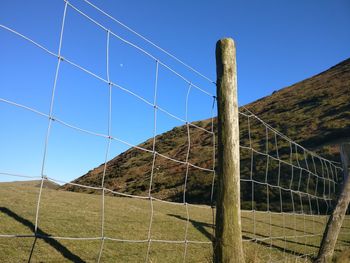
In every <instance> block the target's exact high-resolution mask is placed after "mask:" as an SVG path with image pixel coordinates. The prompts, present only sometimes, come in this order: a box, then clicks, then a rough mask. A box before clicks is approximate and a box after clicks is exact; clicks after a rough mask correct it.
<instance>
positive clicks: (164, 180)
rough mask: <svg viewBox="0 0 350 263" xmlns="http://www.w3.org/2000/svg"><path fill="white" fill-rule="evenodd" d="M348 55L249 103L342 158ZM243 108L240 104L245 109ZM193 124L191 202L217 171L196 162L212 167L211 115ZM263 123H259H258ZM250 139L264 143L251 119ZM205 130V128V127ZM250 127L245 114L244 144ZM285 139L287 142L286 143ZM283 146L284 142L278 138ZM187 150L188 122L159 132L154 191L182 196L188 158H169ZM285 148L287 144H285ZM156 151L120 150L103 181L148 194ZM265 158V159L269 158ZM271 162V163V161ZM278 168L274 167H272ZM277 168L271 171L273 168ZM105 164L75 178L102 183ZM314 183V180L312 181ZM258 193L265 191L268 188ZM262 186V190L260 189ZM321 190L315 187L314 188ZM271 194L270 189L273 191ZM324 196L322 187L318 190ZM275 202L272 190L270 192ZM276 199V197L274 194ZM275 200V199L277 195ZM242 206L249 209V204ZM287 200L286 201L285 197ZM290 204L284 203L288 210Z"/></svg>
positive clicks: (245, 160) (244, 162) (200, 198)
mask: <svg viewBox="0 0 350 263" xmlns="http://www.w3.org/2000/svg"><path fill="white" fill-rule="evenodd" d="M349 102H350V59H347V60H345V61H343V62H341V63H340V64H338V65H336V66H334V67H332V68H330V69H328V70H327V71H324V72H322V73H320V74H318V75H316V76H314V77H311V78H309V79H306V80H303V81H301V82H299V83H296V84H294V85H292V86H290V87H287V88H283V89H281V90H279V91H276V92H274V93H273V94H271V95H270V96H267V97H264V98H262V99H259V100H257V101H255V102H253V103H250V104H248V105H246V106H245V108H247V109H249V110H250V111H252V112H254V113H255V114H256V115H257V116H259V117H260V118H261V119H262V120H264V121H265V122H266V123H268V124H270V125H271V126H272V127H274V128H275V129H277V130H278V131H280V132H281V133H283V134H285V135H287V136H288V137H289V138H291V139H293V140H294V141H296V142H297V143H299V144H301V145H302V146H304V147H306V148H308V149H310V150H313V151H316V152H317V153H318V154H320V155H321V156H323V157H326V158H328V159H331V160H334V161H339V154H338V152H339V151H338V144H339V143H340V142H343V141H348V140H349V139H350V103H349ZM245 108H243V107H242V108H241V111H244V110H245ZM194 124H195V125H196V126H198V127H201V128H203V129H199V128H198V127H195V126H190V128H189V134H190V150H189V156H188V162H190V163H191V164H194V166H189V167H188V178H187V187H186V195H185V197H186V201H187V202H190V203H191V202H192V203H209V202H210V197H211V183H212V180H213V172H211V171H203V170H201V169H198V168H197V167H196V166H198V167H203V168H207V169H213V161H212V160H213V143H214V138H213V135H212V133H210V131H211V130H212V120H211V119H208V120H203V121H198V122H195V123H194ZM213 124H214V127H213V130H214V132H216V125H215V124H216V119H214V120H213ZM260 126H261V125H260ZM250 129H251V133H252V134H251V136H252V142H253V143H255V144H256V145H257V147H261V148H264V147H265V146H264V143H265V141H264V140H265V137H266V136H265V128H264V127H259V124H255V123H251V124H250ZM205 130H207V131H205ZM247 130H248V127H247V124H246V120H245V119H244V118H243V119H241V120H240V144H241V145H247V144H248V137H247V134H248V131H247ZM152 142H153V139H149V140H147V141H146V142H144V143H142V144H140V145H139V147H141V148H145V149H152ZM285 144H286V143H285ZM280 147H282V148H281V152H283V147H285V148H286V147H287V145H283V142H281V143H280ZM187 150H188V136H187V127H186V126H180V127H175V128H173V129H172V130H171V131H168V132H166V133H163V134H161V135H158V136H157V137H156V151H157V153H159V154H157V155H156V159H155V166H154V176H153V178H154V180H153V184H152V194H153V196H155V197H158V198H161V199H165V200H172V201H179V202H182V201H184V199H183V198H184V182H185V175H186V169H187V166H186V164H182V163H176V162H173V161H172V160H170V159H168V158H166V157H170V158H174V159H177V160H181V161H184V162H185V160H186V154H187ZM284 150H285V151H287V149H284ZM152 160H153V155H152V153H151V152H146V151H142V150H140V149H135V148H131V149H129V150H127V151H126V152H124V153H122V154H120V155H118V156H116V157H115V158H113V159H112V160H110V161H109V162H108V163H107V170H106V176H105V187H106V188H108V189H111V190H114V191H118V192H122V193H128V194H133V195H147V194H148V189H149V184H150V175H151V170H152V169H151V168H152ZM265 163H266V161H265ZM263 164H264V161H263V160H261V161H260V162H259V160H258V161H256V163H255V168H254V169H255V170H256V172H257V173H259V170H260V167H261V170H264V168H263V166H262V165H263ZM272 168H273V165H272ZM249 169H250V159H249V154H248V153H245V152H244V151H242V152H241V176H244V174H246V173H248V172H249ZM274 169H275V168H274ZM272 172H273V171H272ZM102 174H103V165H101V166H99V167H97V168H95V169H93V170H91V171H89V172H88V173H87V174H85V175H83V176H81V177H79V178H77V179H76V180H74V181H73V183H77V184H83V185H89V186H100V185H101V179H102ZM310 185H311V186H312V185H313V183H312V180H311V182H310ZM62 188H63V189H65V190H70V191H84V192H93V190H91V189H85V188H82V187H77V186H74V185H69V184H66V185H64V186H63V187H62ZM256 191H258V192H257V193H255V197H256V199H258V200H260V199H259V196H266V192H264V190H259V189H256ZM259 191H260V192H259ZM316 192H317V190H316ZM270 194H271V193H270ZM249 195H250V189H248V188H247V187H245V186H244V185H242V198H243V201H244V200H250V196H249ZM320 196H322V193H320ZM271 198H272V200H271V203H272V204H271V205H272V206H273V202H274V200H273V196H272V197H271ZM276 200H277V199H276ZM276 202H277V201H276ZM242 203H243V208H247V209H249V207H244V204H245V203H244V202H242ZM286 203H287V202H286ZM264 207H266V204H264V202H263V201H261V204H260V207H259V205H258V207H257V208H258V209H259V208H260V209H264ZM288 209H289V208H288V207H286V208H284V211H285V210H288Z"/></svg>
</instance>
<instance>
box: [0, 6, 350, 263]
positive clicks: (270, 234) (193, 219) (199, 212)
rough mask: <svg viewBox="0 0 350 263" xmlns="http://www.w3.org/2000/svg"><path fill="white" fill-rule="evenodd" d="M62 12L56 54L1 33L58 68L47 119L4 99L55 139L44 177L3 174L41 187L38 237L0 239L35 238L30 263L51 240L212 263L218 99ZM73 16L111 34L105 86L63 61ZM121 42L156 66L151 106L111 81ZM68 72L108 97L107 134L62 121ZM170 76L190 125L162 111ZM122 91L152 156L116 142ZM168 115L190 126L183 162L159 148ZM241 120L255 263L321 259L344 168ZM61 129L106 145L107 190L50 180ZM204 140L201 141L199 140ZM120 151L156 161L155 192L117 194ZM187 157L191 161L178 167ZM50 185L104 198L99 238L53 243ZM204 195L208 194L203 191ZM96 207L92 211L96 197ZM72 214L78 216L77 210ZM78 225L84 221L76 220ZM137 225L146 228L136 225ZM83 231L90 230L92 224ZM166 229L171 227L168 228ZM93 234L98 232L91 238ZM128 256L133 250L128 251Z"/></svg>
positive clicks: (253, 119) (150, 184)
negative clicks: (204, 110)
mask: <svg viewBox="0 0 350 263" xmlns="http://www.w3.org/2000/svg"><path fill="white" fill-rule="evenodd" d="M63 2H64V12H63V15H62V24H61V31H60V36H59V45H58V50H57V53H56V52H53V51H51V50H49V49H48V48H46V47H45V46H44V45H41V44H39V43H38V42H36V41H34V40H33V39H31V38H29V37H27V36H25V35H24V34H22V33H20V32H17V31H16V30H15V29H12V28H10V27H8V26H5V25H1V24H0V28H1V29H2V30H4V31H6V32H8V33H11V34H12V35H16V36H18V37H20V38H21V39H22V40H23V41H25V42H27V43H29V44H31V45H32V46H34V47H36V48H37V49H39V50H41V51H43V52H44V53H45V54H47V55H49V56H53V57H55V58H57V64H56V70H55V72H54V83H53V87H52V93H51V97H50V108H49V111H48V113H45V112H42V111H40V110H38V109H36V108H34V107H30V106H27V105H24V104H21V103H18V102H16V101H12V100H9V99H7V98H2V97H1V98H0V102H1V103H3V104H6V105H8V106H11V107H16V108H18V109H22V110H25V111H27V112H30V113H33V114H35V115H37V116H39V117H40V118H43V119H46V120H47V127H46V128H47V131H46V134H45V138H44V139H43V140H44V151H43V152H44V153H43V157H42V165H41V174H40V176H32V175H28V174H19V173H16V172H7V171H0V174H1V175H3V176H13V177H18V178H24V179H28V180H40V188H39V192H38V195H37V198H36V205H35V206H36V212H35V217H34V223H33V224H31V227H30V228H31V230H32V233H29V234H28V233H26V234H23V233H13V232H11V231H9V232H8V233H5V232H1V234H0V238H20V239H21V238H26V239H28V238H34V241H33V242H32V243H31V245H30V249H29V251H28V255H27V258H28V260H29V261H31V259H32V257H33V256H35V253H36V250H35V247H36V246H38V243H39V240H44V241H45V242H48V243H50V244H52V242H53V241H48V240H55V241H57V242H58V241H74V242H80V241H91V242H92V241H98V243H99V245H98V249H97V250H98V251H97V250H96V253H97V254H96V257H95V259H96V261H97V262H104V261H109V260H113V259H112V258H113V257H117V258H119V259H120V260H121V262H124V261H125V260H127V259H126V258H123V257H121V256H120V253H122V252H120V251H117V252H116V254H111V252H110V244H109V242H114V243H119V244H121V247H120V248H119V249H118V250H122V246H123V244H130V245H134V246H135V247H136V250H133V253H134V256H135V255H136V257H137V260H136V261H140V262H153V260H155V258H156V256H157V253H163V254H169V257H171V259H170V260H173V261H176V262H195V260H194V258H195V257H198V254H195V253H194V252H193V250H195V248H196V249H197V250H198V251H200V252H199V254H202V256H204V258H205V260H208V261H210V259H211V253H212V241H213V236H214V230H215V221H214V219H215V216H214V215H215V191H216V186H215V181H216V174H215V170H216V163H215V159H216V133H217V130H216V118H215V115H216V97H215V95H214V94H212V93H211V92H210V91H208V89H207V88H202V87H201V86H200V85H197V84H196V83H194V82H192V81H191V80H190V79H189V78H187V77H185V76H184V75H183V74H180V73H179V72H178V71H176V70H175V69H173V68H172V67H170V66H168V65H167V64H165V63H163V62H162V61H161V60H160V59H158V58H157V57H156V56H154V55H152V54H151V53H150V52H148V51H146V50H145V49H143V48H141V47H140V46H138V45H136V44H134V43H133V42H131V41H129V40H127V39H125V38H123V37H121V36H120V35H118V34H116V33H115V32H113V31H112V30H110V29H108V28H107V27H105V26H104V25H103V24H102V23H100V22H98V21H97V20H95V19H94V18H92V17H91V16H89V15H88V14H87V13H85V12H83V11H82V10H81V9H79V8H78V7H76V6H75V5H73V4H72V3H70V2H68V1H63ZM84 2H85V3H87V4H88V5H89V6H90V7H92V8H94V9H95V10H97V11H99V12H100V13H102V14H103V15H104V16H107V17H108V18H109V19H112V20H113V21H114V22H116V23H118V24H119V25H121V26H122V27H124V28H126V29H127V30H129V31H131V32H132V33H134V34H136V35H137V36H138V37H140V38H142V39H143V40H144V41H146V42H148V43H149V44H151V45H153V46H154V47H155V48H157V49H159V50H160V51H161V52H164V53H165V54H166V55H168V56H170V57H171V58H172V59H174V60H175V61H177V62H179V63H180V64H181V65H182V66H183V67H185V68H187V69H189V70H190V71H192V72H194V73H195V74H197V75H199V76H200V77H201V78H203V79H204V80H205V81H206V82H207V83H208V85H210V87H212V86H215V83H214V82H213V81H212V80H211V79H210V78H208V77H206V76H205V75H203V74H201V73H199V72H198V71H196V70H195V69H193V68H192V67H190V66H189V65H188V64H186V63H184V62H183V61H181V60H180V59H178V58H177V57H175V56H174V55H172V54H170V53H169V52H167V51H165V50H164V49H162V48H160V47H159V46H158V45H156V44H154V43H153V42H151V41H150V40H148V39H147V38H145V37H143V36H142V35H140V34H139V33H137V32H135V31H134V30H132V29H131V28H129V27H127V26H126V25H125V24H123V23H121V22H120V21H119V20H117V19H115V18H114V17H112V16H111V15H109V14H108V13H106V12H105V11H103V10H101V9H100V8H98V7H97V6H95V5H93V4H92V3H91V2H89V1H86V0H84ZM69 12H75V13H76V14H79V15H80V16H82V17H84V18H85V19H86V21H87V23H92V24H93V25H94V26H96V27H97V28H99V29H100V30H102V31H103V32H104V34H105V61H106V66H105V76H102V75H100V74H99V73H96V72H94V71H92V70H90V69H88V68H86V67H84V66H82V65H80V64H79V63H78V62H76V61H73V60H71V59H70V58H69V57H65V54H64V53H63V52H62V46H63V45H64V35H65V34H64V32H65V28H66V27H69V24H68V23H67V21H66V16H67V13H69ZM112 39H113V41H119V42H121V43H124V44H126V45H128V46H130V47H132V48H133V49H135V50H137V51H138V52H139V53H140V54H142V55H143V56H145V57H147V58H148V59H149V60H151V61H152V63H153V68H152V72H153V92H152V93H153V96H152V99H149V98H147V97H145V96H143V95H142V93H141V94H140V93H138V92H136V91H133V90H132V89H131V88H130V87H128V86H124V85H121V84H119V83H118V80H116V79H114V78H112V77H111V74H110V71H111V69H110V63H111V61H112V60H113V57H112V56H111V55H110V45H111V41H112ZM62 64H66V65H69V66H71V67H73V68H75V69H77V70H78V71H80V72H82V73H83V74H86V75H88V76H90V77H92V78H95V79H96V80H98V81H100V82H101V83H102V84H103V85H104V86H105V88H106V89H108V100H107V101H108V113H107V114H108V117H107V127H108V128H107V132H106V133H100V132H96V131H94V130H92V129H91V130H90V129H86V128H83V127H80V126H79V125H75V124H74V123H70V122H68V121H66V120H64V119H60V118H59V117H57V116H55V114H54V107H55V95H56V88H57V82H58V79H59V78H60V77H61V75H62V74H64V73H62V72H61V71H60V69H61V67H62ZM161 70H162V72H164V71H167V72H168V73H169V74H172V75H173V76H175V77H176V78H177V79H179V80H180V81H181V82H183V84H184V85H186V87H187V89H186V92H185V93H184V94H185V95H184V97H183V98H182V102H184V103H183V104H182V105H184V115H182V116H181V115H179V114H177V113H174V112H172V111H171V110H168V109H167V108H166V107H165V106H163V105H160V103H159V102H158V93H159V78H160V77H161V74H162V72H161ZM117 91H118V92H122V93H124V94H126V95H127V96H131V97H133V98H135V99H136V100H137V101H138V102H137V103H138V104H142V105H145V106H147V107H149V108H150V109H151V110H152V111H153V120H152V121H153V131H152V138H151V139H150V141H149V145H148V146H146V145H145V144H139V145H135V144H134V143H133V142H129V141H128V140H125V139H123V138H121V137H118V136H115V135H114V133H113V129H112V126H113V125H114V123H115V121H114V120H115V116H114V115H115V112H113V107H114V104H113V96H114V94H115V92H117ZM191 94H194V95H193V96H195V95H198V94H201V95H200V96H205V97H207V98H208V99H209V100H210V101H211V105H210V109H208V112H210V114H211V116H208V118H209V119H208V120H205V121H191V120H190V118H189V116H188V115H189V105H190V103H191V102H190V99H189V98H190V96H191ZM113 114H114V115H113ZM119 114H122V115H124V114H126V115H127V114H128V110H127V109H125V111H124V112H119ZM159 114H162V115H165V116H167V117H168V118H171V119H174V120H175V121H177V122H178V123H181V124H182V126H181V127H180V128H177V131H178V132H179V134H181V133H182V134H185V135H184V136H183V137H184V142H183V145H182V146H183V147H182V148H181V150H182V151H183V153H182V155H179V154H177V155H176V154H174V155H169V152H171V151H168V152H164V151H162V149H159V147H158V146H157V145H158V140H160V139H162V138H161V137H160V136H159V135H158V134H159V130H158V124H159ZM239 118H240V151H241V206H242V226H243V238H244V242H245V244H247V245H246V247H245V250H246V254H247V256H248V255H249V257H253V258H252V260H253V261H255V260H262V261H269V262H271V261H290V260H291V259H295V258H299V259H301V260H306V261H307V260H309V259H310V258H312V257H313V256H315V254H316V253H317V249H318V246H319V243H320V239H321V237H322V234H323V231H324V227H325V224H326V222H327V219H328V215H329V213H330V211H331V210H332V207H333V205H334V201H335V198H336V194H337V192H338V189H339V187H340V185H341V182H342V168H341V166H340V164H339V163H335V162H332V161H330V160H327V159H325V158H322V157H321V156H319V155H317V154H316V153H314V152H312V151H309V150H307V149H305V148H304V147H302V146H301V145H299V144H297V143H296V142H294V141H292V140H291V139H289V138H288V137H287V136H285V135H283V134H282V133H280V132H278V131H277V130H275V129H274V128H273V127H271V126H270V125H268V124H267V123H265V122H264V121H263V120H261V119H260V118H259V117H258V116H256V115H254V114H253V113H252V112H251V111H250V110H249V109H247V108H245V107H242V108H241V109H240V112H239ZM53 126H61V127H64V128H67V129H70V130H72V131H73V132H75V133H78V134H86V135H89V136H93V137H97V138H101V139H102V140H103V141H104V143H105V151H104V163H103V165H102V169H101V174H102V176H101V178H100V179H101V180H100V182H99V183H98V184H83V183H79V182H75V181H73V182H66V181H64V180H61V178H54V177H52V176H51V175H50V174H46V173H45V166H46V162H47V158H48V155H47V152H48V149H49V148H50V136H51V130H52V127H53ZM137 132H138V131H137ZM196 134H200V136H198V135H196ZM175 136H176V135H175ZM114 142H117V143H120V144H123V145H125V146H126V147H130V148H131V149H133V150H134V151H135V152H136V151H137V152H138V153H142V154H145V155H147V158H145V160H146V161H147V162H148V164H149V167H150V169H149V170H144V171H142V170H141V171H140V173H139V174H138V176H139V177H140V178H143V181H144V182H146V183H145V185H146V186H145V187H144V188H143V191H140V192H138V193H130V192H127V191H123V190H118V189H120V188H118V187H114V188H113V187H111V184H110V181H109V179H108V178H107V177H106V174H107V172H110V170H111V169H114V168H113V167H112V166H111V167H110V163H109V159H110V155H111V154H110V152H111V147H113V145H112V144H113V143H114ZM198 145H199V146H198ZM175 150H177V149H175ZM178 150H179V149H178ZM173 153H174V152H173ZM174 156H175V157H174ZM179 156H182V157H181V158H179ZM136 166H137V165H136ZM169 167H170V168H171V169H169ZM167 169H169V171H176V176H175V175H174V174H167ZM164 173H165V176H163V177H162V176H161V174H164ZM167 180H169V181H171V180H173V181H174V182H173V187H174V189H177V190H176V193H175V194H174V195H173V198H168V197H165V196H164V192H162V191H161V190H159V189H160V188H161V185H162V183H163V184H164V183H165V181H167ZM50 181H51V182H54V183H58V184H60V185H63V184H64V185H66V186H68V187H69V188H70V190H76V191H78V192H88V191H90V192H92V193H95V195H94V197H92V198H93V199H94V200H95V198H99V199H100V200H99V201H98V200H95V201H96V202H98V203H99V204H100V208H99V209H97V210H96V211H97V212H96V213H97V214H98V215H99V216H98V218H99V220H97V221H98V222H96V220H94V221H93V223H92V224H95V225H96V224H98V226H99V227H98V231H87V232H84V235H79V233H75V234H73V235H72V234H69V233H74V231H68V230H69V227H67V231H63V232H64V233H66V234H65V235H63V234H62V233H60V232H57V231H53V232H54V233H52V231H51V232H50V233H49V232H45V231H44V230H45V228H44V227H40V225H41V221H42V220H41V218H42V216H41V215H42V214H43V210H44V209H48V207H49V206H50V205H53V202H50V198H49V197H50V196H51V195H52V193H51V192H50V191H49V190H47V189H46V188H45V183H46V182H50ZM81 189H84V190H81ZM198 189H199V190H200V191H196V190H198ZM45 191H47V197H46V198H44V199H45V200H43V194H44V192H45ZM203 192H205V195H204V196H202V195H199V196H198V193H203ZM60 193H61V192H60ZM51 197H52V196H51ZM52 198H53V197H52ZM89 198H90V199H89V200H90V201H91V200H92V199H91V197H89ZM53 199H54V198H53ZM115 200H119V201H115ZM90 201H88V202H90ZM72 202H73V201H72ZM120 202H127V205H125V206H123V207H122V208H121V207H119V206H118V205H120ZM65 206H69V204H66V205H65ZM138 206H139V207H138ZM146 207H148V208H146ZM141 208H142V209H143V211H146V210H147V212H143V213H145V214H144V215H143V218H141V217H140V220H139V221H137V220H135V221H131V222H130V224H129V226H125V225H124V226H122V228H125V229H127V230H126V232H128V233H123V232H121V231H123V229H120V227H119V228H118V227H117V228H115V227H114V226H113V224H120V221H121V220H123V219H125V220H130V218H128V217H125V215H130V214H132V215H134V216H135V217H138V216H140V215H137V213H135V211H134V210H137V209H141ZM61 209H62V208H61ZM113 209H117V210H120V211H119V212H118V213H117V215H118V217H120V218H117V219H116V218H113V215H112V214H111V210H113ZM123 210H125V211H123ZM160 210H164V211H167V212H166V215H167V216H168V218H171V219H167V220H168V221H167V220H164V218H160V217H159V213H160V212H159V211H160ZM1 212H3V214H7V215H10V214H11V211H9V210H6V208H5V207H2V210H1ZM71 216H72V213H66V214H65V215H64V216H63V218H61V220H62V222H61V223H62V224H64V222H66V223H67V222H68V221H69V218H70V217H71ZM67 220H68V221H67ZM76 220H78V219H77V218H76ZM22 221H23V220H22ZM136 221H137V223H135V222H136ZM77 223H78V224H83V222H77ZM28 224H29V223H28ZM67 224H68V223H67ZM29 225H30V224H29ZM159 225H163V227H160V226H159ZM345 227H346V228H349V227H350V225H349V226H345ZM167 228H169V229H170V230H171V231H173V232H176V233H175V234H174V233H171V234H169V233H170V232H169V231H170V230H167ZM164 230H165V231H164ZM89 232H91V233H90V235H89ZM129 232H130V233H129ZM163 232H165V233H163ZM347 232H348V231H347ZM343 241H344V242H348V240H346V239H343ZM56 245H57V244H56ZM139 245H143V248H142V249H139V247H138V246H139ZM169 246H170V248H169ZM129 248H130V247H125V248H124V250H125V249H126V250H127V249H129ZM203 251H204V252H203ZM252 252H254V253H252ZM123 253H124V252H123ZM68 254H69V253H68ZM189 254H190V255H189ZM204 254H205V255H204ZM73 258H74V257H73ZM131 258H132V256H131ZM70 259H72V258H70ZM202 259H203V258H202ZM134 260H135V257H134ZM163 260H164V259H163ZM167 260H169V258H168V259H167ZM78 262H79V261H78ZM130 262H131V261H130ZM201 262H203V261H201Z"/></svg>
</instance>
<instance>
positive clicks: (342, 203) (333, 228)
mask: <svg viewBox="0 0 350 263" xmlns="http://www.w3.org/2000/svg"><path fill="white" fill-rule="evenodd" d="M340 152H341V156H342V163H343V169H344V182H343V187H342V190H341V193H340V195H339V198H338V200H337V205H336V207H335V208H334V210H333V213H332V215H331V216H330V217H329V220H328V223H327V226H326V229H325V232H324V234H323V238H322V242H321V246H320V250H319V252H318V256H317V259H316V260H315V262H317V263H328V262H332V258H333V252H334V248H335V244H336V242H337V239H338V234H339V232H340V229H341V226H342V224H343V220H344V217H345V214H346V210H347V208H348V205H349V202H350V180H349V176H348V172H349V165H350V144H343V145H341V148H340Z"/></svg>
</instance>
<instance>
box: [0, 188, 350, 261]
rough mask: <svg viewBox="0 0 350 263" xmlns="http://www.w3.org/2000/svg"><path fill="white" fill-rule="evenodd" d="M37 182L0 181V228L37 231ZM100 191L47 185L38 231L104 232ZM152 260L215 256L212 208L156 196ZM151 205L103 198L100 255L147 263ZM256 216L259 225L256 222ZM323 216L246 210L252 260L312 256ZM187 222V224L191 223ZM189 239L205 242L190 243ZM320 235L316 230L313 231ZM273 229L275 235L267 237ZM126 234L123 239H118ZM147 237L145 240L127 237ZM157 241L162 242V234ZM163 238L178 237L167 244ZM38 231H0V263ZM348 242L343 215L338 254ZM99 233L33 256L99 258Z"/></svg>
mask: <svg viewBox="0 0 350 263" xmlns="http://www.w3.org/2000/svg"><path fill="white" fill-rule="evenodd" d="M38 193H39V187H37V183H28V182H27V183H1V184H0V235H28V236H31V235H33V230H34V225H35V214H36V204H37V198H38ZM101 204H102V196H101V195H98V194H83V193H73V192H66V191H58V190H54V189H49V188H44V189H43V193H42V199H41V206H40V214H39V215H40V216H39V229H38V233H39V234H41V235H45V236H47V235H48V236H52V237H73V238H91V237H95V238H98V237H100V236H101V214H102V213H101V211H102V210H101V207H102V206H101ZM153 206H154V207H153V208H154V216H153V223H152V228H151V239H152V240H155V241H153V242H151V246H150V255H149V262H183V260H184V251H185V248H186V247H187V250H186V251H187V252H186V262H211V257H212V248H211V244H210V240H211V236H212V232H213V229H212V209H211V208H210V207H207V206H191V205H189V206H188V213H189V216H190V220H189V221H187V212H186V207H185V206H184V205H174V204H169V203H163V202H159V201H154V202H153ZM150 208H151V206H150V202H149V201H148V200H140V199H134V198H125V197H112V196H106V197H105V224H104V231H105V232H104V236H106V237H109V238H112V239H116V240H111V239H106V240H104V246H103V254H102V258H101V262H145V259H146V254H147V248H148V241H147V236H148V229H149V223H150V215H151V209H150ZM254 222H255V224H254ZM325 222H326V218H325V217H324V216H304V215H288V214H284V215H283V214H268V213H262V212H255V213H253V212H251V211H250V212H249V211H242V225H243V236H244V238H245V239H248V238H254V237H255V238H257V240H256V241H255V242H252V241H249V242H248V241H245V242H244V246H245V247H244V249H245V253H246V259H247V260H246V261H247V262H266V261H269V260H271V261H284V262H296V261H297V262H299V261H311V258H310V257H305V256H304V257H302V256H303V255H305V254H310V255H313V254H315V253H317V250H318V245H319V242H320V239H321V235H322V233H323V230H324V226H325ZM186 226H188V227H186ZM186 228H187V240H189V241H199V242H203V243H193V242H189V243H188V244H187V246H186V245H185V243H184V242H183V240H185V235H186ZM314 234H316V235H317V234H318V235H317V236H313V235H314ZM270 236H272V237H273V238H272V239H269V238H268V237H270ZM121 239H122V240H129V242H128V241H120V240H121ZM132 240H134V241H135V240H144V241H143V242H130V241H132ZM157 240H158V241H157ZM159 240H171V241H179V242H173V243H163V242H159ZM33 241H34V238H33V237H0V261H1V262H14V263H15V262H27V261H28V257H29V255H30V253H31V250H32V245H33ZM349 244H350V218H347V220H345V224H344V226H343V229H342V231H341V234H340V237H339V241H338V243H337V253H339V251H341V250H343V249H344V248H346V246H349ZM100 247H101V239H91V240H79V239H76V240H67V239H64V238H50V239H42V238H39V239H37V240H36V243H35V247H34V249H33V253H32V258H31V259H32V261H31V262H72V261H73V262H96V260H97V258H98V254H99V251H100Z"/></svg>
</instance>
